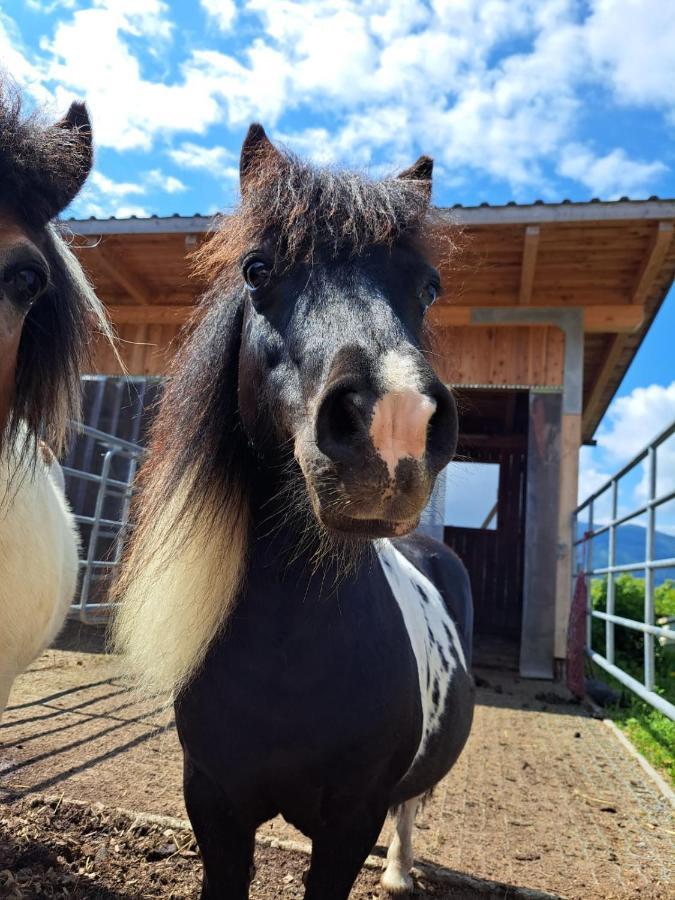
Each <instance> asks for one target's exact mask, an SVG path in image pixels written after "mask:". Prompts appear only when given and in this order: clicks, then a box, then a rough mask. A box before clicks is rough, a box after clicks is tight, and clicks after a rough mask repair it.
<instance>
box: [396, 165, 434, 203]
mask: <svg viewBox="0 0 675 900" xmlns="http://www.w3.org/2000/svg"><path fill="white" fill-rule="evenodd" d="M433 171H434V161H433V159H432V158H431V157H430V156H420V158H419V159H418V160H417V162H414V163H413V164H412V166H409V168H407V169H404V170H403V171H402V172H399V174H398V176H397V177H398V178H402V179H403V180H404V181H419V182H421V183H420V188H421V189H422V190H424V192H425V194H426V196H427V199H431V176H432V174H433Z"/></svg>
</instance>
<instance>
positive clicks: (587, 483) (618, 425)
mask: <svg viewBox="0 0 675 900" xmlns="http://www.w3.org/2000/svg"><path fill="white" fill-rule="evenodd" d="M673 421H675V381H673V382H672V383H671V384H670V385H667V386H664V385H660V384H652V385H649V386H648V387H639V388H635V389H634V390H633V391H631V393H630V394H627V395H626V396H624V397H617V398H616V399H615V400H614V401H612V404H611V405H610V407H609V409H608V411H607V415H606V417H605V419H604V420H603V424H602V426H601V428H600V430H599V432H598V434H597V447H595V448H589V447H582V449H581V455H580V468H579V500H580V501H582V500H585V499H586V498H587V497H588V496H589V495H590V494H592V493H594V492H595V491H596V490H598V489H599V488H600V487H602V485H603V483H604V482H605V481H607V480H608V479H609V478H610V477H611V476H612V475H614V474H615V473H616V472H618V471H619V470H620V469H621V468H623V466H625V465H626V464H627V463H628V462H630V460H631V459H632V458H633V457H635V456H636V455H637V454H638V453H640V452H641V451H642V450H643V449H644V447H645V446H646V445H647V444H648V443H649V442H650V441H652V440H653V439H654V438H655V437H657V436H658V435H659V434H660V433H661V432H662V431H663V430H664V429H665V428H667V427H668V425H670V423H671V422H673ZM673 490H675V436H674V437H671V438H670V439H669V440H668V441H666V442H665V443H663V444H662V445H661V446H660V448H659V449H658V450H657V480H656V493H657V496H658V495H662V494H665V493H667V492H670V491H673ZM648 496H649V473H648V468H647V465H646V463H641V464H640V465H639V466H638V467H636V469H635V470H634V472H633V473H632V474H631V475H628V476H626V477H625V479H622V482H621V483H620V485H619V512H620V514H627V513H629V512H632V510H634V509H636V508H637V507H638V506H640V505H641V504H643V503H644V502H645V500H646V499H647V498H648ZM610 511H611V510H610V497H609V495H608V494H605V495H603V497H602V498H601V500H600V501H599V502H598V503H597V504H596V509H595V517H596V520H597V521H606V520H608V519H609V518H610ZM657 529H658V530H660V531H671V532H673V531H675V504H673V503H672V502H671V503H669V504H667V505H666V506H664V507H663V508H662V509H661V510H660V511H659V512H657Z"/></svg>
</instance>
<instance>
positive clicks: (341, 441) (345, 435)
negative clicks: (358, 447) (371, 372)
mask: <svg viewBox="0 0 675 900" xmlns="http://www.w3.org/2000/svg"><path fill="white" fill-rule="evenodd" d="M370 408H372V399H370V400H369V398H368V396H367V395H365V394H363V393H360V392H359V391H355V390H354V389H353V388H352V387H344V388H338V389H334V390H333V391H331V392H330V394H329V395H328V396H326V397H325V398H324V401H323V403H322V404H321V407H320V409H319V413H318V416H317V444H318V446H319V449H320V450H321V451H322V452H323V453H325V454H326V455H327V456H334V455H335V454H336V452H339V450H344V449H348V448H350V447H351V446H352V445H353V444H354V443H355V442H357V441H358V439H359V437H360V436H361V435H363V434H366V433H367V431H368V413H369V409H370Z"/></svg>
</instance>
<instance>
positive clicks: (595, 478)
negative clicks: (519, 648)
mask: <svg viewBox="0 0 675 900" xmlns="http://www.w3.org/2000/svg"><path fill="white" fill-rule="evenodd" d="M674 48H675V6H674V5H673V4H672V3H668V2H663V0H589V2H581V0H431V2H421V0H414V2H413V0H388V2H385V0H303V2H300V0H236V2H235V0H200V2H196V0H195V2H191V3H186V2H178V0H174V2H163V0H93V2H92V0H86V2H85V0H44V2H42V0H0V64H1V65H2V66H3V67H5V68H7V69H8V70H9V71H10V72H11V73H12V74H13V76H14V77H15V78H16V79H17V80H18V81H19V83H20V84H22V86H23V87H24V88H25V91H26V93H27V96H28V97H29V98H30V99H29V102H32V101H35V102H39V103H43V104H44V103H46V104H49V105H51V107H52V108H53V110H54V115H57V113H59V112H61V111H62V110H63V109H64V108H65V107H66V106H67V104H68V102H69V101H70V100H71V99H73V98H74V97H84V98H85V99H86V100H87V102H88V104H89V107H90V110H91V114H92V118H93V121H94V129H95V138H96V142H97V148H98V149H97V164H96V170H95V172H94V173H93V176H92V178H91V179H90V182H89V185H88V187H87V189H86V190H85V192H84V193H83V194H82V195H81V197H80V198H79V199H78V200H77V202H76V203H75V205H74V207H73V210H72V212H73V214H74V215H77V216H88V215H96V216H107V215H117V216H125V215H131V214H135V215H147V214H150V213H159V214H167V213H173V212H179V213H183V214H191V213H194V212H196V211H199V212H203V213H208V212H212V211H215V210H217V209H223V208H227V207H228V206H229V205H231V204H232V202H233V200H234V198H235V195H236V171H237V155H238V149H239V145H240V143H241V139H242V136H243V134H244V132H245V130H246V127H247V125H248V124H249V122H250V121H252V120H259V121H262V122H263V124H264V125H265V126H266V128H267V129H268V131H269V132H270V134H271V135H272V137H273V138H275V139H276V140H280V141H283V142H285V143H286V144H287V145H288V146H289V147H291V148H292V149H294V150H296V151H297V152H299V153H302V154H304V155H310V156H312V157H313V158H314V159H315V160H317V161H319V162H327V163H334V164H345V165H348V166H352V167H357V168H361V169H366V170H369V171H370V172H371V173H373V174H380V173H382V172H388V171H392V170H395V169H397V168H402V167H405V166H406V165H408V164H409V163H410V162H411V161H412V160H413V159H415V158H416V156H418V155H419V154H420V153H422V152H424V153H429V154H430V155H432V156H434V159H435V162H436V169H435V181H434V199H435V202H436V203H439V204H453V203H463V204H475V203H480V202H482V201H488V202H490V203H503V202H506V201H509V200H516V201H518V202H521V203H522V202H528V201H532V200H535V199H538V198H541V199H544V200H548V201H556V200H561V199H563V198H566V197H568V198H571V199H574V200H587V199H590V198H591V197H602V198H604V199H611V198H617V197H620V196H624V195H627V196H630V197H633V198H640V197H647V196H650V195H653V194H656V195H659V196H661V197H675V141H674V140H673V138H674V137H675V50H674ZM674 334H675V297H674V296H672V295H671V296H670V297H669V298H668V300H667V301H666V304H665V307H664V309H663V311H662V313H661V315H660V317H659V319H658V321H657V323H656V325H655V326H654V327H653V328H652V331H651V333H650V335H649V336H648V338H647V340H646V341H645V344H644V345H643V347H642V349H641V351H640V353H639V354H638V358H637V359H636V361H635V363H634V364H633V366H632V367H631V370H630V372H629V373H628V375H627V377H626V379H625V381H624V384H623V385H622V387H621V389H620V391H619V394H618V396H617V400H616V401H615V403H614V404H613V406H612V408H611V409H610V411H609V414H608V415H607V416H606V417H605V420H604V421H603V423H602V425H601V427H600V429H599V431H598V435H597V436H598V439H599V446H598V447H597V448H595V449H594V450H592V451H591V450H584V451H583V452H582V479H581V492H582V494H585V492H587V491H588V490H590V489H593V488H594V487H597V485H598V484H599V483H600V481H601V480H602V478H603V477H605V476H606V475H608V474H609V473H610V472H611V471H612V470H614V469H615V468H616V467H617V466H619V465H621V464H622V463H623V462H624V461H625V459H627V458H628V457H629V455H630V454H631V453H632V452H633V451H636V450H638V449H639V447H640V446H641V445H642V444H643V443H645V442H646V441H647V440H648V439H649V438H650V437H651V436H652V435H653V434H654V433H655V432H656V431H658V430H659V429H660V428H662V427H664V426H665V425H666V424H667V422H668V421H669V420H671V419H673V418H675V362H673V355H672V337H671V336H672V335H674ZM671 463H672V466H671V465H670V464H671ZM668 468H672V471H673V480H674V481H675V451H674V452H673V455H672V458H671V457H669V459H668V463H667V464H664V466H662V469H663V471H664V473H665V472H666V471H667V470H668ZM663 477H666V476H665V474H664V476H663ZM639 490H640V485H639V483H637V482H636V483H635V484H634V486H633V493H634V494H635V498H637V497H638V495H639Z"/></svg>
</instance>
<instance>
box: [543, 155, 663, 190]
mask: <svg viewBox="0 0 675 900" xmlns="http://www.w3.org/2000/svg"><path fill="white" fill-rule="evenodd" d="M558 171H559V172H560V174H561V175H564V176H565V177H567V178H572V179H574V180H575V181H578V182H580V183H581V184H585V185H586V187H588V188H589V189H590V191H591V192H592V193H594V194H595V195H596V196H599V197H603V198H606V199H608V200H613V199H616V198H617V197H621V196H623V195H630V196H633V197H644V196H646V195H647V194H648V193H649V185H650V184H653V183H654V179H656V178H658V177H659V176H660V175H663V174H664V173H665V172H667V171H668V167H667V166H665V165H664V164H663V163H662V162H660V161H658V160H657V161H654V162H641V161H640V160H634V159H630V158H629V157H628V155H627V154H626V151H625V150H623V149H621V148H616V149H614V150H612V151H611V152H610V153H606V154H605V155H604V156H596V155H595V154H594V153H593V152H592V151H591V150H590V149H589V148H588V147H585V146H583V145H582V144H568V145H567V146H566V147H563V149H562V152H561V156H560V163H559V166H558Z"/></svg>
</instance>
